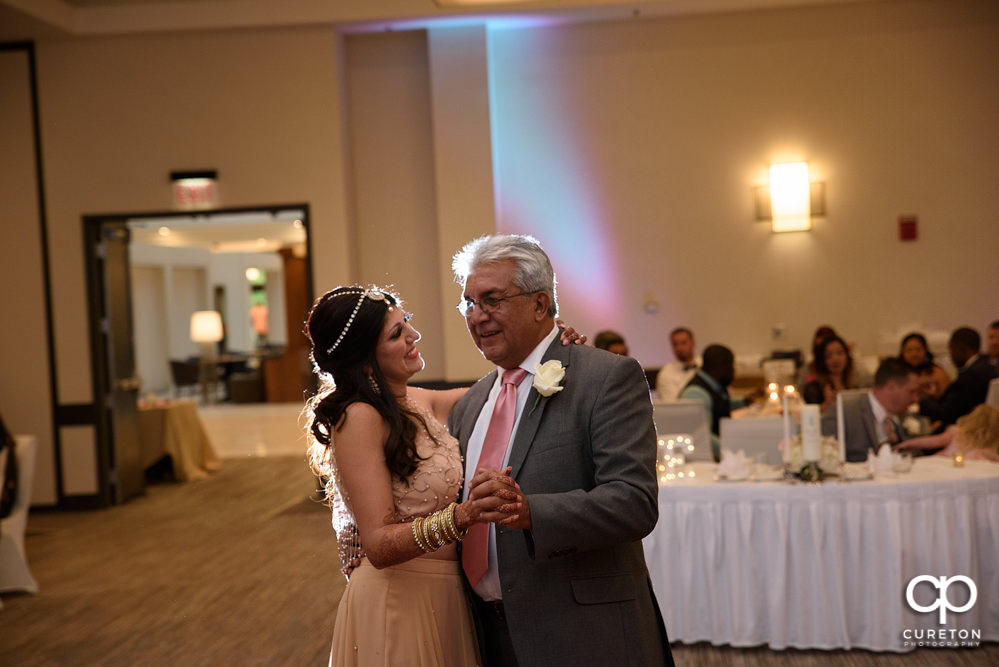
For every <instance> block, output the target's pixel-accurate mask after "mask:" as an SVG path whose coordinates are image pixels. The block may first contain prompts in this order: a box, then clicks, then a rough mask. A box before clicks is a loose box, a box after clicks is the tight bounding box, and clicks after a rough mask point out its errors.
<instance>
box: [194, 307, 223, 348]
mask: <svg viewBox="0 0 999 667" xmlns="http://www.w3.org/2000/svg"><path fill="white" fill-rule="evenodd" d="M191 340H193V341H194V342H195V343H217V342H219V341H220V340H222V316H221V315H219V314H218V312H217V311H214V310H199V311H196V312H195V313H194V314H192V315H191Z"/></svg>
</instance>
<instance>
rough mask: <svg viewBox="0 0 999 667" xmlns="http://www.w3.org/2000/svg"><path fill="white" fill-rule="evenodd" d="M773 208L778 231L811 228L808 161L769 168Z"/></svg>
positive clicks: (775, 228) (771, 204) (774, 225)
mask: <svg viewBox="0 0 999 667" xmlns="http://www.w3.org/2000/svg"><path fill="white" fill-rule="evenodd" d="M770 206H771V209H772V211H773V222H772V223H771V224H772V225H773V230H774V231H775V232H797V231H805V230H808V229H811V228H812V220H811V211H810V208H809V206H810V197H809V192H808V163H807V162H795V163H791V164H774V165H770Z"/></svg>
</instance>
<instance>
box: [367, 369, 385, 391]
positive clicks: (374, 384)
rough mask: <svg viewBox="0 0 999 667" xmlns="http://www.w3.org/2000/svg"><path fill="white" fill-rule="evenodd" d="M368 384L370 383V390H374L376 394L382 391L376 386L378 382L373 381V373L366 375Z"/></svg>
mask: <svg viewBox="0 0 999 667" xmlns="http://www.w3.org/2000/svg"><path fill="white" fill-rule="evenodd" d="M368 384H369V385H371V391H373V392H375V393H376V394H380V393H382V389H381V387H379V386H378V382H376V381H375V376H374V375H370V374H369V375H368Z"/></svg>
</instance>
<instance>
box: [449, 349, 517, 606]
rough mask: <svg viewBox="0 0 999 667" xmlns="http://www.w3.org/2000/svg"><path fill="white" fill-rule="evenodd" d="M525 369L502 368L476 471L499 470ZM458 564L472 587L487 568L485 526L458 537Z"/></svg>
mask: <svg viewBox="0 0 999 667" xmlns="http://www.w3.org/2000/svg"><path fill="white" fill-rule="evenodd" d="M526 375H527V371H525V370H524V369H523V368H511V369H509V370H506V371H503V388H502V389H501V390H500V394H499V397H498V398H497V399H496V406H495V407H494V408H493V416H492V418H491V419H490V420H489V428H488V429H487V430H486V437H485V439H484V440H483V441H482V452H481V453H480V454H479V462H478V464H477V465H476V466H475V468H476V470H479V469H485V470H500V466H502V465H503V458H504V455H505V454H506V448H507V445H508V444H509V443H510V434H511V433H512V432H513V423H514V422H515V421H516V420H517V387H518V386H520V383H521V382H522V381H523V380H524V377H525V376H526ZM461 565H462V567H463V568H465V576H467V577H468V583H470V584H471V585H472V587H473V588H474V587H475V586H476V585H477V584H478V583H479V579H481V578H482V575H483V574H485V573H486V569H487V568H488V567H489V525H488V524H485V523H476V524H473V525H472V526H470V527H469V529H468V537H466V538H465V539H464V540H462V546H461Z"/></svg>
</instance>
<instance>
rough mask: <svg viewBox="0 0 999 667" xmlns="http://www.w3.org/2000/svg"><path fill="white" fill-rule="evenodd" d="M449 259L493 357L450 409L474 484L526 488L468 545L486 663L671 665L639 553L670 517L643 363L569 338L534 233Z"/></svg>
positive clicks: (488, 242) (473, 487) (470, 323)
mask: <svg viewBox="0 0 999 667" xmlns="http://www.w3.org/2000/svg"><path fill="white" fill-rule="evenodd" d="M453 266H454V270H455V275H456V277H457V280H458V281H459V282H460V283H461V285H462V295H461V301H460V302H459V304H458V310H459V311H460V312H461V314H462V315H463V316H464V317H465V323H466V325H467V327H468V331H469V334H471V337H472V340H473V341H474V342H475V345H476V347H478V348H479V350H480V351H481V352H482V354H483V356H484V357H485V358H486V359H488V360H489V361H491V362H492V363H493V364H495V365H496V367H497V368H496V369H495V370H493V371H492V372H490V373H489V374H488V375H486V376H485V377H484V378H482V379H481V380H479V382H478V383H477V384H476V385H475V386H473V387H472V388H471V389H470V390H469V391H468V393H467V394H466V395H465V397H464V398H463V399H462V400H461V401H459V403H458V404H457V405H456V406H455V408H454V410H453V411H452V412H451V419H450V421H449V427H450V430H451V433H452V434H453V435H454V436H455V437H457V438H458V441H459V443H460V446H461V451H462V454H464V456H465V480H466V488H465V495H466V497H467V496H471V497H476V493H477V490H478V487H479V486H480V485H482V484H484V483H485V482H487V481H488V480H490V479H492V478H493V477H495V476H497V475H510V477H512V478H513V480H515V482H516V488H517V489H518V491H519V493H520V498H519V502H520V508H519V510H518V514H517V515H516V517H515V518H513V519H512V520H511V521H509V522H508V523H506V524H505V525H491V526H488V527H486V526H484V528H483V530H482V531H481V534H479V535H474V534H473V532H471V531H470V532H469V535H468V537H467V538H466V539H465V541H464V543H463V545H462V565H463V568H464V570H465V573H466V576H467V577H468V582H469V585H470V586H471V587H472V589H473V591H474V593H473V595H472V599H473V602H474V607H475V609H476V611H477V614H478V616H479V619H480V620H481V627H482V637H481V639H482V645H483V652H484V654H485V657H486V664H487V665H573V664H628V665H664V664H673V659H672V654H671V653H670V649H669V643H668V639H667V637H666V628H665V626H664V624H663V620H662V615H661V614H660V611H659V606H658V604H657V602H656V599H655V595H654V594H653V592H652V587H651V584H650V581H649V575H648V570H647V569H646V565H645V556H644V552H643V550H642V538H643V537H644V536H645V535H647V534H648V533H649V532H651V530H652V529H653V527H654V526H655V524H656V519H657V518H658V501H657V498H658V489H657V486H656V477H655V472H654V463H655V456H656V439H655V428H654V426H653V422H652V404H651V401H650V399H649V392H648V385H647V384H646V381H645V374H644V372H643V370H642V367H641V366H640V365H639V364H638V362H637V361H635V360H634V359H631V358H628V357H623V356H620V355H615V354H609V353H607V352H605V351H603V350H597V349H594V348H590V347H584V346H580V345H571V346H568V347H563V346H562V345H560V344H559V343H558V341H557V340H556V338H557V329H556V327H555V320H554V318H555V316H556V314H557V313H558V305H557V301H556V296H555V273H554V271H553V270H552V267H551V262H550V261H549V259H548V256H547V255H546V254H545V252H544V251H543V250H542V249H541V246H540V245H539V244H538V242H537V241H536V240H534V239H533V238H531V237H528V236H491V237H483V238H480V239H477V240H475V241H472V242H471V243H469V244H468V245H466V246H465V247H464V248H463V249H462V250H461V251H460V252H459V253H458V254H457V255H455V257H454V263H453Z"/></svg>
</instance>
